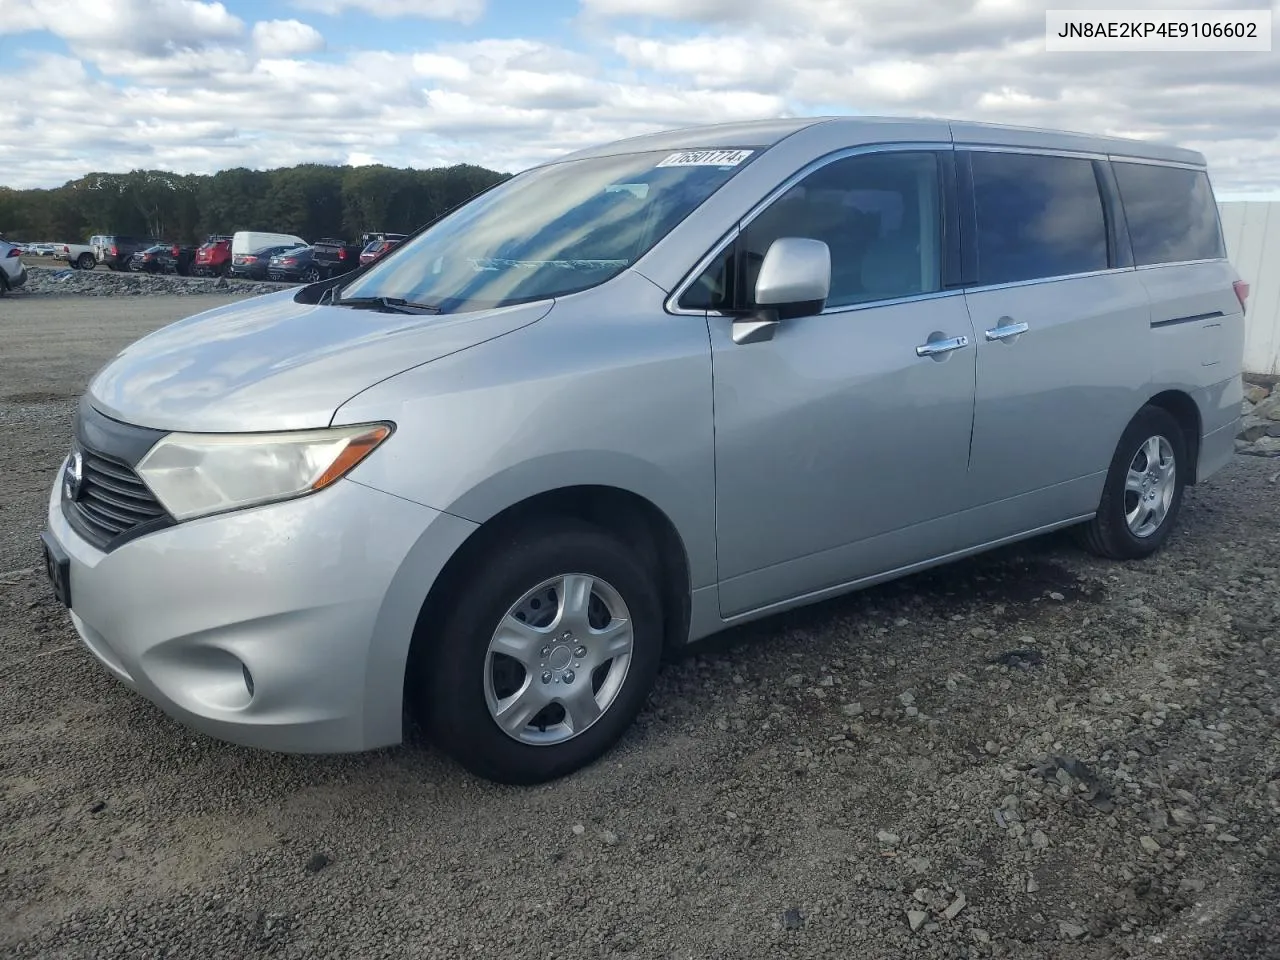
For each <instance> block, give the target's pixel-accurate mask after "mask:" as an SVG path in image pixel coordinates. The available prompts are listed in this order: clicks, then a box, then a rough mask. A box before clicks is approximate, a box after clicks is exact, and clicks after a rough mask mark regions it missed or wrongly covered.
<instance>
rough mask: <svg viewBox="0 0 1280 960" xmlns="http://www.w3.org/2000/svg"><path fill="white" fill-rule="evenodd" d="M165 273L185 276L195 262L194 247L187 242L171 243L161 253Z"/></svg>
mask: <svg viewBox="0 0 1280 960" xmlns="http://www.w3.org/2000/svg"><path fill="white" fill-rule="evenodd" d="M160 257H161V260H162V261H163V262H164V266H165V271H166V272H167V273H176V274H180V275H181V276H184V277H185V276H187V275H188V274H189V273H191V267H192V265H193V264H194V263H195V258H196V248H195V247H194V246H192V245H191V244H189V243H175V244H171V245H170V246H169V247H168V249H166V250H165V251H164V252H163V253H162V254H161V255H160Z"/></svg>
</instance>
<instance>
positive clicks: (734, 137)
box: [553, 116, 1205, 165]
mask: <svg viewBox="0 0 1280 960" xmlns="http://www.w3.org/2000/svg"><path fill="white" fill-rule="evenodd" d="M904 123H910V124H912V125H914V126H916V127H919V125H920V124H936V125H937V128H938V135H939V137H940V138H942V139H952V140H954V141H955V142H956V143H957V144H973V145H982V144H987V145H1002V146H1017V147H1045V148H1052V149H1056V150H1074V151H1078V152H1082V153H1103V154H1109V155H1112V156H1126V157H1134V158H1140V159H1149V160H1166V161H1174V162H1178V163H1191V164H1196V165H1203V164H1204V162H1205V159H1204V156H1203V155H1202V154H1200V153H1198V152H1196V151H1194V150H1188V149H1185V148H1183V147H1177V146H1173V145H1171V144H1167V143H1158V142H1153V141H1150V140H1138V139H1130V138H1124V137H1104V136H1096V135H1093V134H1087V133H1073V132H1069V131H1062V130H1049V129H1042V128H1038V127H1025V126H1014V125H1010V124H999V123H977V122H973V121H967V120H948V119H944V118H941V117H905V116H903V117H859V116H824V117H789V118H779V119H773V120H753V121H744V122H739V123H716V124H705V125H702V126H694V127H680V128H677V129H674V130H664V131H662V132H659V133H651V134H644V135H641V136H638V137H629V138H627V139H625V140H615V141H613V142H612V143H603V144H600V145H598V146H594V147H588V148H586V149H583V150H578V151H575V152H574V153H570V154H568V155H567V156H563V157H559V158H557V159H556V160H555V161H553V162H556V163H559V162H563V161H565V160H581V159H585V158H587V157H607V156H616V155H617V154H622V153H640V152H643V151H647V150H687V149H692V148H695V147H698V148H715V147H760V148H764V147H770V146H773V145H774V144H776V143H778V142H780V141H782V140H785V139H786V138H787V137H789V136H792V135H793V134H796V133H799V132H800V131H801V130H804V129H806V128H808V127H812V126H816V125H818V124H837V125H840V126H847V127H849V135H850V142H851V143H857V142H874V141H875V140H878V139H882V137H883V135H884V133H885V132H887V130H886V128H889V127H892V126H894V125H897V124H904Z"/></svg>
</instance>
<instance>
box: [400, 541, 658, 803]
mask: <svg viewBox="0 0 1280 960" xmlns="http://www.w3.org/2000/svg"><path fill="white" fill-rule="evenodd" d="M471 569H472V570H473V571H474V575H471V574H470V573H468V575H465V576H464V577H462V578H461V581H460V583H459V584H458V586H459V589H458V590H457V592H456V593H451V595H450V599H449V603H448V605H447V609H446V610H444V612H443V614H442V616H441V618H440V627H439V630H438V631H431V630H430V624H420V626H419V629H420V631H423V632H422V633H421V634H420V640H421V645H420V646H419V648H418V649H419V650H420V651H422V650H428V651H429V652H426V653H425V654H422V655H419V656H417V657H415V658H414V659H415V664H414V667H413V672H412V673H411V675H410V676H411V689H410V694H411V701H414V702H417V703H419V704H421V709H420V710H419V714H420V716H422V719H423V721H424V726H425V727H426V729H427V731H428V732H429V733H430V735H431V736H432V738H433V739H434V740H435V742H436V743H437V744H438V745H439V746H440V747H441V748H442V749H443V750H444V751H445V752H447V753H448V754H450V755H451V756H452V757H453V758H454V759H456V760H457V761H458V762H459V763H461V764H462V765H463V766H464V767H466V768H467V769H468V770H470V771H471V772H472V773H474V774H477V775H478V776H481V777H484V778H486V779H489V780H494V781H497V782H499V783H512V784H533V783H542V782H545V781H548V780H553V779H556V778H558V777H562V776H565V775H566V774H569V773H572V772H573V771H575V770H578V769H580V768H582V767H584V766H586V765H588V764H590V763H591V762H592V761H594V760H595V759H597V758H598V757H599V756H600V755H601V754H603V753H604V752H605V751H606V750H608V749H609V748H610V747H612V746H613V745H614V744H615V743H616V742H617V741H618V739H619V738H620V737H621V736H622V734H623V733H624V732H625V731H626V730H627V728H628V727H630V726H631V724H632V722H633V721H634V720H635V717H636V715H637V714H638V713H639V712H640V708H641V707H642V706H643V705H644V702H645V699H646V698H647V697H648V695H649V692H650V691H651V690H652V688H653V683H654V680H655V679H656V677H657V674H658V666H659V662H660V660H661V657H662V646H663V644H662V640H663V636H662V604H661V600H660V598H659V594H658V590H657V588H656V586H655V578H654V577H653V575H652V574H651V573H650V572H649V571H648V570H647V569H645V567H643V566H642V565H640V564H639V563H638V562H637V561H636V559H635V558H634V551H631V550H628V549H627V548H626V546H624V545H623V544H622V543H620V542H619V541H618V540H616V539H615V538H614V537H612V536H610V535H609V534H608V533H606V532H605V531H603V530H601V529H599V528H598V527H595V526H593V525H591V524H587V523H583V522H581V521H576V520H560V521H556V522H555V523H540V524H535V525H531V526H529V527H526V528H523V529H521V530H520V531H518V532H517V533H515V534H514V535H507V536H504V537H502V538H500V539H499V540H498V541H497V542H496V543H494V544H493V545H492V548H491V549H490V550H488V551H487V552H486V554H485V556H484V557H483V558H482V560H481V561H480V562H479V563H477V564H475V565H474V566H473V567H472V568H471ZM566 575H568V576H570V577H576V576H577V575H586V578H589V580H590V582H591V584H592V588H591V592H590V593H589V594H586V596H587V598H588V599H587V604H588V606H587V609H589V610H591V611H592V613H593V615H594V616H595V617H596V621H595V623H594V624H592V625H590V626H584V625H582V623H581V621H575V620H574V619H573V618H570V619H569V620H568V622H567V624H566V625H565V630H566V632H565V633H561V632H560V630H561V627H559V626H557V625H556V620H558V618H559V613H558V609H559V603H558V601H557V600H556V598H555V596H553V595H551V594H550V591H551V590H557V589H558V587H559V586H560V585H561V584H562V582H563V581H562V578H565V577H566ZM583 582H584V580H583V579H579V580H577V583H578V584H582V583H583ZM535 589H537V590H539V592H538V593H537V594H536V595H535V596H534V598H533V599H531V600H528V601H527V602H526V603H525V604H524V606H523V607H522V608H521V609H520V611H518V612H517V616H516V617H515V618H512V620H511V621H510V622H512V623H514V622H515V619H518V618H520V617H524V616H525V613H524V611H532V613H533V615H534V616H533V617H532V618H531V619H530V620H529V622H530V623H532V624H534V625H535V627H536V625H537V624H538V620H537V616H539V614H538V607H539V603H538V598H542V601H543V605H542V607H541V609H542V610H543V611H544V612H545V616H546V617H547V618H553V617H554V618H555V620H553V621H552V623H550V624H549V625H548V626H550V627H552V628H554V633H547V634H546V635H545V638H546V643H545V645H544V646H541V647H539V646H537V645H538V644H542V643H543V639H541V637H542V634H541V633H540V632H539V631H536V630H535V629H532V628H531V629H530V630H529V631H528V632H527V633H524V632H521V631H520V630H517V631H514V632H512V633H510V634H509V636H511V637H513V638H515V639H514V640H513V646H514V645H517V644H520V641H521V639H524V643H523V645H522V649H525V650H527V656H528V657H529V661H528V662H529V664H530V668H529V669H525V668H522V667H517V666H515V664H516V663H517V661H516V660H514V659H510V660H508V659H507V658H505V657H502V656H490V653H491V642H492V641H494V640H495V637H496V634H495V631H496V629H497V628H498V626H499V624H500V623H503V622H505V621H507V620H508V614H509V612H511V611H512V610H513V608H516V607H517V606H518V605H519V604H520V603H521V600H522V598H525V597H528V596H529V595H530V594H531V592H532V591H534V590H535ZM573 592H574V591H572V590H570V591H563V590H561V591H559V595H560V596H563V595H565V594H566V593H568V594H572V593H573ZM578 595H579V596H582V595H583V594H582V593H581V592H579V593H578ZM553 608H554V609H553ZM619 610H621V611H622V612H623V613H625V614H626V616H625V618H619V617H618V611H619ZM610 614H612V616H613V618H614V619H613V620H612V622H613V623H614V624H615V625H616V624H619V623H622V622H629V624H630V632H629V636H630V646H629V649H628V653H629V659H627V658H624V657H623V656H616V657H614V658H613V659H608V657H607V653H606V652H605V648H604V644H605V642H606V641H605V640H603V639H600V635H599V634H595V633H593V631H592V627H598V626H599V625H600V624H602V623H603V622H604V621H605V620H608V618H609V615H610ZM575 622H576V623H577V626H575ZM424 628H425V630H424ZM570 630H572V631H576V635H570V634H569V631H570ZM531 634H535V635H534V636H532V637H531V638H530V635H531ZM584 634H585V636H584ZM625 639H626V631H625V628H624V630H623V631H622V632H620V633H618V634H617V635H616V636H615V637H614V638H613V640H612V642H613V643H614V644H623V643H625ZM588 645H591V646H595V647H596V649H595V650H591V649H589V647H588ZM579 657H581V659H579ZM602 658H603V659H602ZM593 660H594V661H595V662H596V664H597V666H596V667H595V668H593V667H592V666H591V665H590V664H591V662H592V661H593ZM575 670H576V674H580V675H576V674H575ZM500 671H505V676H504V675H503V673H502V672H500ZM499 680H502V681H503V683H504V684H505V687H503V686H500V684H499ZM517 689H518V690H520V691H524V692H525V694H527V697H528V698H531V699H526V697H525V696H524V695H520V696H518V697H513V696H512V691H513V690H517ZM560 691H572V693H573V694H576V695H577V696H576V697H574V696H570V697H566V698H564V699H563V701H562V702H561V701H558V700H555V699H554V698H556V697H557V696H558V695H559V693H560ZM601 700H603V702H601ZM549 701H550V702H551V705H550V706H548V707H547V708H546V710H545V711H543V712H539V713H534V714H529V710H532V709H535V708H537V706H538V705H539V704H543V705H545V704H548V702H549ZM568 703H577V704H578V706H576V707H574V709H573V713H572V716H573V717H574V718H575V719H574V720H572V721H571V719H570V717H571V714H570V713H569V711H568V709H567V708H566V707H565V706H564V705H563V704H568ZM502 704H513V706H512V707H511V709H515V710H516V711H517V712H516V713H514V714H513V713H510V711H508V715H509V716H514V717H517V718H520V717H524V716H526V715H528V716H529V721H530V722H521V721H520V720H519V719H517V720H516V721H515V722H511V729H512V730H513V731H514V732H512V733H508V732H507V731H506V730H504V729H503V728H502V727H501V726H499V723H498V720H497V719H495V715H496V713H497V711H498V710H500V709H501V706H502ZM587 704H590V705H593V706H591V708H590V709H588V708H587V707H586V705H587ZM520 711H523V712H520ZM509 722H510V721H509ZM534 722H540V723H541V724H543V725H544V727H543V729H541V730H539V729H538V728H537V727H535V726H534V725H533V723H534ZM579 724H580V725H581V729H580V730H578V731H574V730H573V729H572V727H573V726H577V725H579ZM539 740H541V741H542V742H538V741H539Z"/></svg>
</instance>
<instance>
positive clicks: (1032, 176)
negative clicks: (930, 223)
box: [972, 152, 1107, 284]
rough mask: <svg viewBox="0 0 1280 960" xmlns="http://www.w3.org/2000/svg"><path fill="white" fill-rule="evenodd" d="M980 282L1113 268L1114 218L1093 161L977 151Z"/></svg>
mask: <svg viewBox="0 0 1280 960" xmlns="http://www.w3.org/2000/svg"><path fill="white" fill-rule="evenodd" d="M972 158H973V193H974V202H975V205H976V208H977V221H978V224H977V225H978V236H977V248H978V282H979V283H982V284H986V283H1011V282H1013V281H1016V280H1038V279H1042V278H1045V277H1061V276H1066V275H1067V274H1072V273H1087V272H1089V271H1091V270H1105V269H1106V268H1107V222H1106V217H1105V216H1104V214H1103V209H1102V197H1101V195H1100V194H1099V193H1098V180H1097V177H1096V176H1095V175H1094V172H1093V162H1092V161H1090V160H1078V159H1073V158H1070V157H1045V156H1035V155H1033V154H1020V153H987V152H975V153H973V154H972Z"/></svg>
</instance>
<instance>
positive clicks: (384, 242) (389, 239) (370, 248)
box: [360, 233, 406, 267]
mask: <svg viewBox="0 0 1280 960" xmlns="http://www.w3.org/2000/svg"><path fill="white" fill-rule="evenodd" d="M405 236H406V234H403V233H384V234H380V235H376V236H375V238H374V239H372V240H369V241H368V243H366V244H365V248H364V249H363V250H362V251H360V266H362V267H363V266H364V265H365V264H366V263H373V261H375V260H377V259H378V258H379V257H381V256H383V255H385V254H386V253H387V251H388V250H394V249H395V248H396V247H398V246H400V244H402V243H404V240H405Z"/></svg>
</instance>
